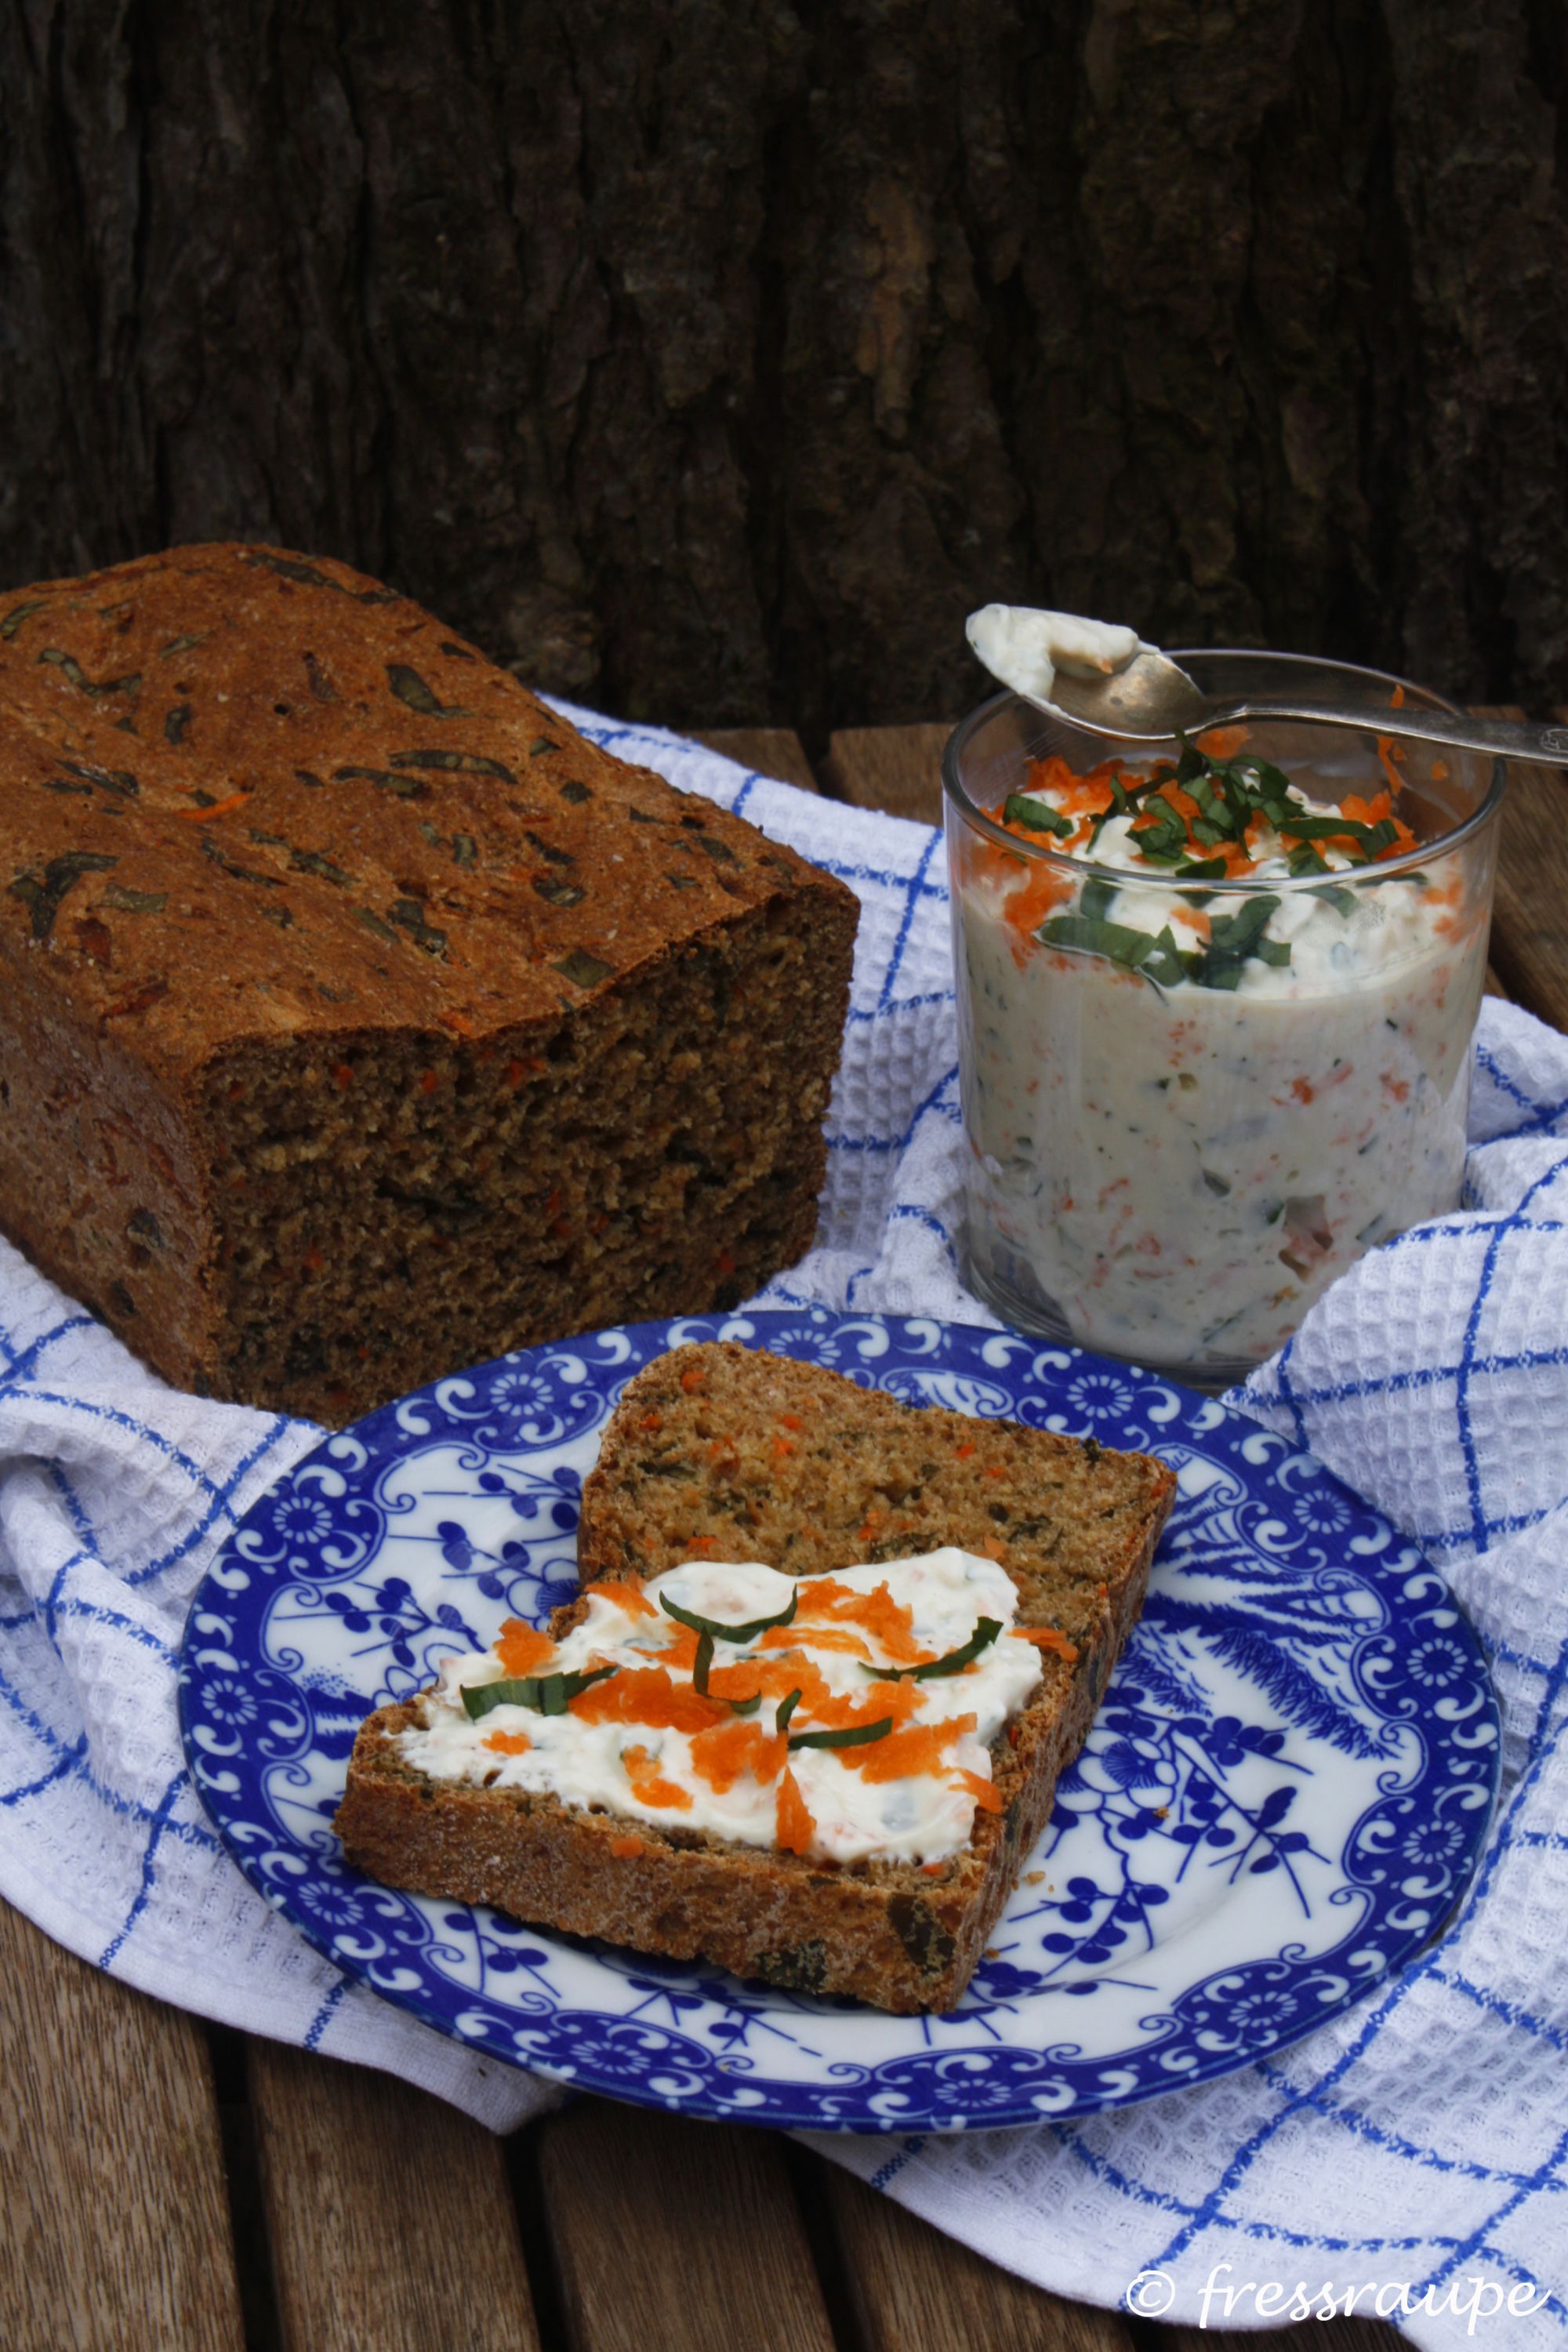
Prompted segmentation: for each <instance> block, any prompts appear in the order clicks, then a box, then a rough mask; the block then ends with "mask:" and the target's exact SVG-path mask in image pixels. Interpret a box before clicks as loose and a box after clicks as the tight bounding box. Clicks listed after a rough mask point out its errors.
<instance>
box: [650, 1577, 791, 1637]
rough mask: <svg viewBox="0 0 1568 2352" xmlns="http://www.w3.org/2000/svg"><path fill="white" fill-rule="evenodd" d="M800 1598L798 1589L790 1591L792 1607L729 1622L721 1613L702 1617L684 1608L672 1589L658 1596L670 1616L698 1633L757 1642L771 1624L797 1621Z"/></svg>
mask: <svg viewBox="0 0 1568 2352" xmlns="http://www.w3.org/2000/svg"><path fill="white" fill-rule="evenodd" d="M799 1602H800V1593H799V1591H798V1590H797V1591H794V1592H792V1593H791V1594H790V1597H789V1605H788V1607H787V1608H784V1609H781V1610H780V1611H779V1612H778V1613H777V1615H776V1616H773V1617H751V1618H748V1619H747V1621H746V1622H745V1624H743V1625H726V1624H725V1622H724V1621H723V1619H722V1618H721V1617H700V1616H699V1615H698V1613H697V1612H696V1610H695V1609H683V1608H682V1607H681V1605H680V1603H679V1601H672V1600H671V1599H670V1597H669V1595H668V1592H661V1593H660V1594H659V1596H658V1605H659V1607H660V1608H661V1609H662V1610H663V1612H664V1613H665V1615H666V1616H667V1617H673V1618H674V1620H675V1622H676V1623H677V1624H678V1625H689V1627H690V1628H691V1631H692V1632H693V1633H707V1634H710V1635H711V1636H712V1637H713V1639H714V1640H716V1641H720V1642H754V1641H755V1640H756V1638H757V1636H758V1634H759V1633H767V1631H768V1630H769V1628H770V1627H771V1626H773V1625H789V1624H793V1623H794V1622H795V1610H796V1608H797V1607H798V1605H799Z"/></svg>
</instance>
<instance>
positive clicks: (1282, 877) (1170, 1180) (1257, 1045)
mask: <svg viewBox="0 0 1568 2352" xmlns="http://www.w3.org/2000/svg"><path fill="white" fill-rule="evenodd" d="M1239 758H1240V761H1241V762H1242V763H1243V764H1245V761H1246V754H1245V751H1243V752H1242V753H1241V754H1240V755H1239ZM1060 765H1061V763H1059V762H1057V763H1054V769H1053V770H1050V771H1047V772H1046V773H1047V774H1048V773H1050V772H1054V771H1055V770H1059V769H1060ZM1035 773H1036V775H1040V774H1041V773H1042V772H1041V771H1039V770H1037V771H1036V772H1035ZM1293 791H1294V794H1295V798H1296V802H1297V803H1298V804H1300V803H1306V807H1307V809H1308V811H1309V812H1310V813H1312V814H1317V815H1318V816H1320V817H1325V818H1333V817H1335V816H1337V815H1338V814H1339V811H1338V806H1337V803H1333V802H1329V801H1321V800H1317V799H1314V798H1313V797H1312V796H1311V795H1310V793H1308V792H1306V791H1304V790H1303V789H1302V788H1301V786H1300V784H1299V783H1295V782H1293ZM1026 792H1027V793H1028V794H1029V796H1030V797H1031V798H1033V799H1035V800H1036V801H1037V802H1044V803H1046V804H1047V806H1049V807H1051V808H1053V809H1054V808H1057V807H1058V806H1061V805H1062V804H1064V803H1065V805H1066V807H1067V808H1068V810H1075V811H1077V812H1081V806H1082V802H1081V797H1080V796H1079V795H1075V794H1074V793H1072V792H1071V791H1068V790H1064V791H1063V792H1062V793H1056V794H1053V793H1052V791H1051V790H1050V788H1049V786H1048V784H1042V785H1037V784H1036V783H1035V782H1030V783H1029V784H1028V785H1027V786H1026ZM1087 831H1088V820H1087V819H1086V818H1083V817H1082V816H1081V814H1077V816H1076V822H1075V833H1074V835H1073V836H1072V837H1071V838H1070V839H1068V840H1061V839H1057V838H1053V837H1051V836H1049V835H1042V834H1037V835H1036V837H1037V839H1040V840H1042V841H1045V842H1047V843H1048V845H1049V846H1050V847H1051V848H1053V849H1056V850H1058V851H1064V850H1065V851H1066V853H1067V855H1068V856H1072V857H1075V858H1079V859H1081V858H1084V857H1087V856H1089V855H1092V857H1093V859H1094V862H1095V864H1096V866H1100V867H1110V868H1115V869H1121V871H1119V872H1117V873H1116V874H1114V875H1101V876H1099V877H1091V876H1089V875H1085V876H1083V877H1082V878H1081V879H1079V878H1076V877H1074V876H1073V874H1072V871H1071V868H1070V867H1064V866H1060V865H1058V866H1046V865H1045V864H1044V863H1043V862H1042V861H1040V860H1038V859H1035V860H1029V861H1027V862H1026V861H1024V860H1014V859H1012V858H1010V857H1009V856H1007V855H1006V853H1005V852H1004V851H1001V850H1000V849H997V848H994V847H992V846H990V845H987V844H984V843H982V842H981V841H980V838H979V836H978V835H975V834H973V833H966V834H964V835H961V836H960V837H958V838H955V841H954V845H953V857H954V877H953V878H954V893H953V908H954V924H955V934H956V937H955V948H956V957H957V962H958V969H959V991H960V1006H961V1021H962V1024H963V1033H964V1046H963V1055H962V1066H963V1110H964V1122H965V1129H966V1133H967V1137H968V1140H969V1144H970V1149H971V1154H972V1157H971V1161H970V1166H969V1177H968V1189H969V1247H970V1252H971V1260H972V1271H973V1275H974V1278H975V1280H976V1282H977V1285H978V1286H979V1287H980V1288H981V1289H982V1290H983V1291H984V1292H985V1294H986V1295H987V1296H989V1297H991V1298H992V1299H993V1301H994V1303H999V1304H1001V1305H1003V1307H1004V1310H1005V1309H1006V1307H1009V1306H1011V1307H1013V1308H1014V1310H1015V1311H1016V1312H1017V1313H1019V1314H1020V1315H1025V1316H1026V1315H1027V1314H1028V1313H1029V1312H1030V1311H1031V1310H1032V1311H1033V1312H1034V1313H1035V1314H1036V1315H1037V1316H1038V1315H1041V1314H1043V1315H1044V1316H1045V1318H1046V1319H1047V1322H1048V1321H1049V1320H1051V1319H1054V1318H1056V1317H1059V1318H1061V1319H1062V1320H1064V1321H1065V1323H1066V1324H1067V1326H1068V1329H1069V1331H1070V1333H1071V1336H1072V1337H1073V1338H1074V1339H1077V1340H1079V1341H1081V1342H1082V1343H1083V1344H1085V1345H1086V1346H1089V1347H1098V1348H1104V1349H1109V1350H1110V1352H1112V1353H1114V1354H1117V1355H1121V1356H1131V1357H1133V1358H1136V1359H1138V1360H1142V1361H1144V1362H1147V1363H1150V1364H1152V1365H1155V1366H1158V1367H1162V1368H1164V1369H1169V1370H1181V1369H1189V1370H1195V1371H1200V1372H1201V1371H1202V1370H1203V1369H1204V1368H1205V1366H1208V1365H1215V1366H1221V1367H1224V1366H1226V1365H1234V1364H1236V1363H1237V1362H1246V1361H1252V1360H1257V1359H1258V1358H1260V1357H1262V1356H1264V1355H1266V1354H1268V1353H1269V1352H1270V1351H1271V1350H1272V1349H1274V1348H1276V1347H1278V1346H1279V1345H1280V1344H1281V1343H1282V1342H1283V1340H1284V1339H1286V1338H1288V1337H1289V1333H1290V1332H1291V1331H1292V1330H1293V1329H1294V1328H1295V1327H1296V1325H1297V1324H1298V1323H1299V1322H1300V1319H1301V1317H1302V1315H1303V1314H1304V1313H1305V1311H1306V1309H1307V1307H1309V1306H1310V1303H1311V1301H1312V1300H1313V1299H1314V1298H1315V1297H1317V1296H1318V1294H1319V1293H1320V1292H1321V1291H1322V1290H1323V1289H1324V1288H1325V1287H1326V1286H1327V1285H1328V1284H1329V1283H1330V1282H1331V1280H1332V1279H1333V1278H1334V1276H1336V1275H1338V1274H1340V1273H1342V1271H1343V1270H1344V1269H1345V1268H1346V1267H1347V1266H1349V1265H1351V1264H1352V1263H1353V1261H1354V1260H1355V1259H1356V1258H1357V1257H1358V1256H1360V1255H1362V1253H1363V1251H1364V1250H1365V1249H1367V1248H1368V1247H1370V1246H1371V1245H1373V1244H1375V1243H1377V1242H1381V1241H1385V1240H1387V1239H1389V1238H1391V1237H1392V1236H1393V1235H1394V1234H1398V1233H1400V1232H1402V1231H1403V1230H1404V1229H1405V1227H1406V1226H1408V1225H1411V1224H1413V1223H1416V1222H1418V1221H1419V1220H1421V1219H1423V1218H1426V1217H1429V1216H1433V1215H1436V1214H1439V1213H1443V1212H1445V1211H1446V1210H1447V1209H1450V1208H1452V1206H1453V1205H1454V1203H1455V1202H1456V1201H1457V1199H1458V1187H1459V1182H1460V1178H1461V1171H1462V1166H1463V1157H1464V1137H1465V1112H1466V1105H1467V1097H1468V1079H1469V1044H1470V1038H1471V1034H1472V1033H1473V1030H1474V1026H1475V1020H1476V1014H1477V1011H1478V1008H1479V1000H1480V992H1481V989H1482V985H1483V982H1484V978H1485V959H1486V935H1487V922H1486V912H1485V908H1484V906H1482V907H1480V908H1479V909H1478V908H1472V907H1470V906H1468V904H1467V902H1466V895H1465V894H1466V879H1465V874H1464V869H1463V866H1462V865H1461V862H1460V861H1459V860H1458V858H1449V859H1447V860H1445V859H1444V858H1443V857H1441V856H1433V858H1432V859H1431V860H1430V861H1429V862H1428V863H1427V864H1426V866H1425V868H1424V869H1423V871H1422V872H1421V873H1420V874H1419V875H1416V874H1408V875H1393V874H1388V875H1384V874H1381V873H1380V870H1379V867H1378V866H1377V865H1376V864H1375V863H1373V864H1371V865H1366V864H1362V863H1359V862H1356V863H1354V865H1353V871H1352V858H1351V857H1350V856H1348V855H1347V854H1345V853H1344V852H1343V851H1342V850H1340V849H1338V848H1336V847H1334V846H1333V845H1331V844H1330V843H1329V842H1328V841H1326V840H1320V841H1318V842H1316V843H1314V845H1313V846H1314V848H1315V849H1316V851H1317V854H1318V855H1319V856H1321V858H1322V861H1323V863H1324V865H1325V866H1327V867H1328V868H1329V869H1330V870H1331V876H1332V879H1331V880H1329V879H1326V878H1324V877H1311V878H1310V879H1309V878H1302V877H1297V878H1292V877H1290V874H1289V862H1288V854H1289V849H1290V847H1291V845H1290V844H1289V843H1288V842H1286V841H1284V840H1282V839H1281V838H1280V836H1279V835H1278V834H1277V833H1275V832H1274V831H1273V829H1272V827H1271V826H1268V825H1265V824H1259V825H1258V827H1257V829H1256V832H1255V833H1253V834H1249V835H1248V848H1249V850H1250V854H1251V856H1252V857H1253V859H1254V861H1255V863H1254V866H1253V869H1252V871H1251V872H1249V873H1247V875H1246V876H1245V881H1246V884H1247V887H1246V888H1245V889H1233V888H1226V889H1215V890H1213V891H1212V892H1211V893H1210V894H1209V895H1208V896H1207V898H1206V902H1205V903H1203V904H1201V905H1195V904H1194V888H1195V887H1196V886H1195V885H1192V884H1189V886H1188V887H1187V888H1185V889H1181V888H1177V887H1173V884H1172V882H1171V881H1170V879H1169V878H1167V876H1166V875H1165V874H1164V873H1163V872H1160V871H1157V870H1154V869H1153V868H1152V867H1151V866H1149V865H1147V864H1145V863H1143V862H1142V859H1141V857H1140V855H1139V851H1138V848H1137V846H1136V836H1135V835H1134V834H1133V831H1132V819H1131V815H1127V814H1123V815H1111V816H1110V817H1108V818H1107V819H1106V821H1105V822H1104V824H1103V825H1102V826H1100V829H1099V832H1098V835H1097V837H1096V838H1095V840H1094V842H1093V845H1092V850H1090V848H1089V845H1088V844H1087V842H1085V841H1083V840H1082V839H1081V838H1080V836H1081V835H1084V834H1086V833H1087ZM1405 838H1406V839H1408V836H1405ZM1186 854H1187V855H1190V856H1192V857H1194V858H1202V857H1203V856H1205V845H1202V844H1199V845H1196V846H1194V847H1192V848H1191V849H1190V850H1189V851H1188V852H1187V853H1186ZM1053 875H1054V876H1055V877H1058V887H1059V891H1060V895H1059V897H1058V898H1056V899H1055V900H1054V902H1051V901H1050V892H1051V890H1052V887H1053V884H1052V881H1051V877H1052V876H1053ZM1031 890H1032V892H1033V896H1032V897H1029V896H1026V894H1027V893H1029V892H1030V891H1031ZM1263 898H1272V899H1274V900H1275V904H1274V905H1273V906H1272V907H1270V908H1268V912H1267V920H1266V921H1265V922H1263V923H1262V924H1261V925H1260V926H1259V929H1258V939H1259V940H1261V941H1262V942H1263V954H1262V955H1259V954H1256V953H1253V954H1247V955H1245V956H1244V957H1242V958H1241V960H1240V961H1239V964H1237V963H1234V962H1233V963H1232V965H1231V967H1230V969H1229V971H1227V972H1226V978H1227V979H1228V981H1229V982H1230V983H1231V984H1229V985H1220V986H1215V985H1205V984H1203V983H1202V982H1201V981H1200V980H1198V979H1197V978H1195V977H1194V976H1193V975H1192V974H1191V973H1190V972H1189V971H1184V970H1183V969H1182V968H1181V963H1180V961H1179V956H1180V954H1181V953H1185V954H1186V955H1187V956H1197V955H1202V954H1203V953H1204V952H1205V949H1207V950H1211V951H1212V948H1213V945H1214V943H1215V942H1216V941H1224V940H1226V939H1227V938H1232V939H1234V938H1235V936H1236V934H1235V933H1234V931H1232V930H1231V929H1229V927H1230V926H1232V925H1234V924H1235V923H1236V921H1237V919H1241V920H1242V922H1243V925H1244V927H1247V926H1250V925H1251V924H1252V923H1253V922H1255V921H1256V920H1257V918H1258V902H1259V901H1260V900H1261V899H1263ZM1079 916H1089V917H1091V918H1092V920H1093V922H1094V923H1097V924H1100V925H1110V926H1113V927H1118V929H1119V932H1120V942H1119V943H1121V944H1124V943H1125V940H1126V938H1127V935H1128V934H1142V935H1144V936H1145V937H1149V936H1152V937H1154V938H1158V937H1160V936H1161V935H1162V934H1167V935H1168V942H1169V945H1170V946H1171V947H1173V949H1174V950H1177V951H1178V959H1173V957H1172V955H1171V954H1170V953H1168V952H1166V953H1163V954H1159V953H1157V954H1155V955H1153V956H1152V957H1150V958H1149V964H1150V967H1151V970H1152V972H1153V973H1154V974H1156V975H1157V977H1156V978H1151V977H1149V976H1146V975H1145V973H1144V971H1141V970H1135V969H1131V968H1129V967H1128V966H1127V965H1126V964H1125V963H1118V962H1117V961H1111V960H1110V959H1109V958H1108V956H1107V955H1106V954H1105V953H1104V952H1092V951H1091V952H1084V951H1081V949H1080V951H1072V948H1071V947H1070V945H1069V944H1068V940H1064V936H1063V929H1062V924H1063V919H1064V918H1065V919H1071V918H1074V917H1079ZM1036 918H1038V919H1036ZM1066 928H1067V932H1068V936H1069V939H1070V935H1071V933H1072V931H1073V930H1074V929H1075V926H1074V925H1073V923H1072V922H1071V921H1070V920H1068V923H1067V927H1066ZM1053 929H1054V930H1055V934H1056V936H1055V938H1054V940H1053V938H1052V932H1053ZM1091 935H1092V936H1098V937H1099V938H1100V939H1101V940H1106V939H1108V938H1109V939H1116V938H1117V936H1118V934H1117V932H1111V933H1107V932H1105V931H1103V930H1101V931H1100V932H1098V933H1091ZM1285 950H1289V960H1288V961H1287V960H1286V956H1285ZM1136 951H1137V950H1136V949H1134V950H1133V952H1136ZM1265 958H1268V960H1264V959H1265ZM1206 969H1208V970H1210V971H1213V970H1214V969H1215V966H1214V965H1212V964H1211V965H1209V966H1208V967H1206Z"/></svg>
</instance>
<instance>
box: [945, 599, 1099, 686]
mask: <svg viewBox="0 0 1568 2352" xmlns="http://www.w3.org/2000/svg"><path fill="white" fill-rule="evenodd" d="M964 634H965V635H966V636H967V637H968V639H969V643H970V647H971V649H972V651H973V653H974V655H975V656H976V658H977V659H978V660H980V661H982V662H984V665H985V667H986V668H987V669H988V670H989V671H990V672H991V675H992V677H994V678H996V679H997V680H999V682H1000V683H1001V684H1002V685H1003V686H1010V687H1011V688H1012V689H1013V691H1014V693H1015V694H1022V695H1024V696H1026V698H1027V699H1028V700H1029V701H1031V702H1044V703H1049V701H1050V699H1051V693H1052V689H1053V688H1054V687H1055V685H1056V682H1057V672H1058V669H1065V670H1066V671H1067V673H1068V677H1110V676H1111V675H1112V673H1113V672H1114V671H1116V670H1119V669H1125V668H1126V667H1127V665H1128V663H1129V662H1130V661H1131V658H1132V656H1133V655H1134V654H1135V653H1138V652H1140V651H1141V650H1143V648H1142V646H1141V645H1140V641H1139V636H1138V632H1137V630H1136V629H1125V628H1121V626H1119V625H1117V624H1116V623H1115V622H1112V621H1089V620H1086V619H1085V618H1084V617H1083V615H1082V614H1079V613H1047V612H1041V611H1038V610H1037V609H1036V607H1035V606H1033V605H1031V604H983V605H982V606H981V608H980V610H979V611H978V612H977V613H971V614H970V615H969V618H968V620H967V621H966V622H965V624H964Z"/></svg>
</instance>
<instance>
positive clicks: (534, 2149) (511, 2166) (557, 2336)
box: [501, 2116, 572, 2352]
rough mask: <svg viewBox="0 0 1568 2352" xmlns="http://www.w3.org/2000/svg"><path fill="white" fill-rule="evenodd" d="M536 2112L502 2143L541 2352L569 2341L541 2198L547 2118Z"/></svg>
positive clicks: (559, 2351)
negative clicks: (529, 2121)
mask: <svg viewBox="0 0 1568 2352" xmlns="http://www.w3.org/2000/svg"><path fill="white" fill-rule="evenodd" d="M549 2120H550V2119H549V2117H548V2116H535V2118H534V2119H533V2121H532V2122H531V2123H527V2124H525V2125H524V2126H522V2128H521V2131H515V2132H513V2133H511V2135H510V2137H508V2138H507V2139H504V2140H503V2141H502V2142H501V2155H502V2158H503V2160H504V2162H505V2165H506V2174H507V2182H508V2185H509V2187H510V2189H511V2201H512V2210H513V2211H514V2212H515V2213H516V2215H517V2234H518V2242H519V2244H520V2245H521V2248H522V2259H523V2262H524V2264H525V2265H526V2267H527V2271H528V2284H529V2292H530V2293H531V2295H532V2297H533V2315H534V2319H535V2321H536V2323H537V2325H538V2328H539V2340H540V2342H541V2344H542V2346H543V2347H544V2352H565V2347H566V2346H567V2345H569V2344H570V2342H571V2340H572V2339H571V2335H570V2332H569V2330H568V2327H567V2323H566V2295H565V2287H564V2284H563V2279H562V2276H561V2263H560V2259H559V2254H558V2251H557V2248H556V2245H555V2241H554V2238H553V2236H552V2231H551V2228H550V2219H549V2214H548V2210H547V2209H546V2205H545V2199H544V2179H543V2172H542V2158H543V2147H544V2143H543V2133H544V2127H545V2125H546V2124H547V2123H548V2121H549Z"/></svg>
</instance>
